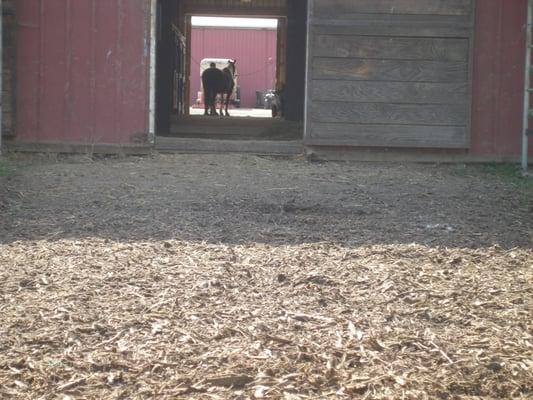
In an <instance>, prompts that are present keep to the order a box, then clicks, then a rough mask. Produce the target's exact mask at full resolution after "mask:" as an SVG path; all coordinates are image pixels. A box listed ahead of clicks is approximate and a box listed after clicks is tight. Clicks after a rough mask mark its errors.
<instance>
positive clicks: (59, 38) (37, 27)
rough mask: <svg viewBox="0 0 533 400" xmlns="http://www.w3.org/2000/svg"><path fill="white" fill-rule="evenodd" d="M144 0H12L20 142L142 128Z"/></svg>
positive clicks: (117, 139) (121, 140)
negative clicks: (15, 1) (16, 23)
mask: <svg viewBox="0 0 533 400" xmlns="http://www.w3.org/2000/svg"><path fill="white" fill-rule="evenodd" d="M148 15H149V2H147V1H145V0H116V1H110V0H106V1H100V0H18V2H17V20H18V30H17V35H18V38H17V41H18V52H17V53H18V55H17V76H18V79H17V134H16V140H17V141H23V142H36V141H38V142H62V143H89V144H91V143H110V144H127V143H130V142H131V141H132V140H133V139H132V138H137V139H138V137H139V135H142V134H143V133H145V132H146V131H147V107H148V106H147V101H148V95H147V89H148V88H147V85H148V75H147V63H148V45H149V42H148V37H147V34H148V32H149V31H148V29H147V28H148V24H147V18H148Z"/></svg>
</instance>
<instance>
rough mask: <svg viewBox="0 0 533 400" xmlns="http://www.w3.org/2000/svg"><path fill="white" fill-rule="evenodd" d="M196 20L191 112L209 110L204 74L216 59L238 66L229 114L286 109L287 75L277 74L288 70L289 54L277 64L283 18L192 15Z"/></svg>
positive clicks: (255, 115) (253, 114) (265, 113)
mask: <svg viewBox="0 0 533 400" xmlns="http://www.w3.org/2000/svg"><path fill="white" fill-rule="evenodd" d="M191 25H192V29H191V54H190V66H191V68H190V77H189V79H190V82H191V91H190V99H189V100H190V108H189V114H190V115H204V113H205V104H204V95H203V93H204V90H203V85H202V80H201V75H202V73H203V72H204V71H205V70H206V69H208V68H209V65H210V64H211V63H215V65H216V66H217V68H218V69H224V68H225V67H227V65H228V61H230V60H234V61H235V67H236V70H235V78H234V82H235V85H234V88H233V91H232V94H231V98H230V101H229V104H228V106H229V107H228V112H229V113H230V115H231V116H233V117H240V118H269V117H277V116H278V115H279V116H281V115H282V114H283V112H282V111H283V110H282V109H281V106H282V105H283V103H282V101H281V100H282V91H283V90H282V89H283V87H282V86H283V82H284V80H285V77H284V76H280V75H281V74H280V73H278V71H284V68H283V67H284V59H283V58H282V59H281V60H280V63H279V64H278V57H277V56H278V54H277V40H278V36H281V35H279V34H278V25H279V21H278V19H275V18H245V17H205V16H192V18H191ZM281 40H283V41H286V38H285V37H283V38H282V39H281ZM219 107H220V99H219V100H218V101H217V109H218V108H219Z"/></svg>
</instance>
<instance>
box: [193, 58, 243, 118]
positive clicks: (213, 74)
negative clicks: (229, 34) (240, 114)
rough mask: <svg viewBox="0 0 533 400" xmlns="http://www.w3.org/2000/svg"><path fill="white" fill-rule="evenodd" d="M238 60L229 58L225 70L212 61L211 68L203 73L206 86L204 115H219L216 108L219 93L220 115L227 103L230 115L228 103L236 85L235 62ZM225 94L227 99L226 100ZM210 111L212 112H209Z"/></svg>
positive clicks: (203, 82) (227, 114)
mask: <svg viewBox="0 0 533 400" xmlns="http://www.w3.org/2000/svg"><path fill="white" fill-rule="evenodd" d="M236 62H237V60H233V61H232V60H228V66H227V67H226V68H224V69H223V70H220V69H218V68H217V67H216V64H215V63H211V64H210V66H209V68H208V69H206V70H205V71H204V72H203V73H202V85H203V87H204V104H205V111H204V115H209V114H210V115H218V114H217V110H216V106H215V103H216V99H217V95H219V94H220V97H221V99H220V115H224V114H223V113H222V108H223V106H224V104H225V106H226V107H225V111H226V116H228V117H229V113H228V104H229V100H230V97H231V94H232V93H233V88H234V87H235V80H234V78H235V63H236ZM224 95H226V99H225V100H224ZM208 110H209V111H210V113H209V112H208Z"/></svg>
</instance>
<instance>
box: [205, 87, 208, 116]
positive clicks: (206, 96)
mask: <svg viewBox="0 0 533 400" xmlns="http://www.w3.org/2000/svg"><path fill="white" fill-rule="evenodd" d="M208 109H209V95H208V94H207V92H206V91H205V90H204V115H209V113H208V112H207V110H208Z"/></svg>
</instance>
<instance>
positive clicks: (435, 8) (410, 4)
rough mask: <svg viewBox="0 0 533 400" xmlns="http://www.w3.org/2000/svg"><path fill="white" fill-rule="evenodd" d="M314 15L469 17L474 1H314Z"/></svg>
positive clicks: (345, 16)
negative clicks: (360, 14) (433, 15)
mask: <svg viewBox="0 0 533 400" xmlns="http://www.w3.org/2000/svg"><path fill="white" fill-rule="evenodd" d="M314 7H315V8H314V15H321V16H330V17H334V18H350V17H351V15H352V14H354V13H377V14H425V15H430V14H436V15H469V14H470V12H471V7H472V0H422V1H421V0H357V1H355V0H314Z"/></svg>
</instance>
